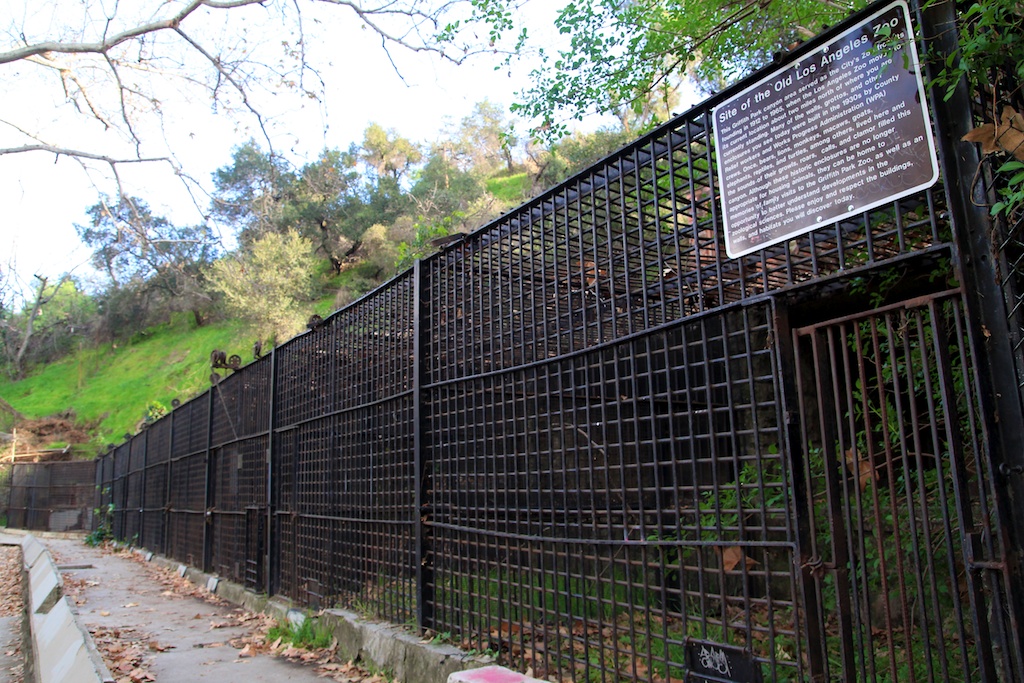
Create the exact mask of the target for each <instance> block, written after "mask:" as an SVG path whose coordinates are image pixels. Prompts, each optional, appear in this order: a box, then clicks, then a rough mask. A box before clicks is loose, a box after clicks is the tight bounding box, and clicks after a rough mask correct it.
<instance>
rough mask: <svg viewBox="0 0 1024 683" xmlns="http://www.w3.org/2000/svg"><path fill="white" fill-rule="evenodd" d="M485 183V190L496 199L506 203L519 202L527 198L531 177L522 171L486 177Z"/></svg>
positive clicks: (530, 186)
mask: <svg viewBox="0 0 1024 683" xmlns="http://www.w3.org/2000/svg"><path fill="white" fill-rule="evenodd" d="M486 184H487V191H488V192H490V193H491V194H492V195H494V196H495V197H496V198H497V199H498V200H500V201H502V202H505V203H508V204H519V203H521V202H524V201H526V199H527V198H529V196H530V190H531V189H532V188H533V179H532V178H531V177H530V175H529V174H528V173H525V172H524V173H515V174H513V175H508V176H499V177H497V178H488V179H487V182H486Z"/></svg>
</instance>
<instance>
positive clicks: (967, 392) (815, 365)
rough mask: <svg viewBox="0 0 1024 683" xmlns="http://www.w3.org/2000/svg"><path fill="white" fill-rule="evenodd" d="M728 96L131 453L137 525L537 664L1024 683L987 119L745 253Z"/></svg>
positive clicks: (652, 675) (941, 114)
mask: <svg viewBox="0 0 1024 683" xmlns="http://www.w3.org/2000/svg"><path fill="white" fill-rule="evenodd" d="M940 9H941V8H940ZM922 19H923V31H924V33H925V34H926V35H931V33H930V32H932V33H934V27H935V26H937V25H939V24H938V20H937V19H936V18H935V17H932V18H929V17H927V16H924V17H922V16H918V17H917V20H918V21H922ZM947 19H948V17H947ZM856 20H857V19H856V18H855V19H854V21H856ZM842 28H843V27H839V29H838V30H842ZM812 47H813V43H812V44H811V45H809V46H808V49H811V48H812ZM754 78H756V77H754ZM751 82H753V81H751ZM739 87H741V88H742V87H743V85H742V84H741V85H740V86H739ZM728 95H729V93H723V94H722V95H721V96H719V97H717V98H713V99H712V100H709V101H708V102H706V103H705V104H703V105H701V106H699V107H697V108H695V109H693V110H692V111H690V112H688V113H686V114H684V115H682V116H680V117H678V118H677V119H675V120H673V121H672V122H671V123H669V124H667V125H666V126H663V127H662V128H660V129H658V130H656V131H654V132H652V133H651V134H649V135H647V136H645V137H643V138H641V139H639V140H637V141H636V142H634V143H632V144H630V145H628V146H627V147H625V148H623V149H622V150H620V151H619V152H617V153H616V154H614V155H612V156H610V157H609V158H607V159H605V160H604V161H602V162H600V163H598V164H597V165H595V166H594V167H592V168H590V169H588V170H587V171H585V172H583V173H581V174H579V175H577V176H575V177H574V178H572V179H570V180H568V181H567V182H565V183H563V184H562V185H560V186H558V187H556V188H554V189H552V190H551V191H549V192H547V193H546V194H544V195H542V196H541V197H539V198H537V199H536V200H533V201H531V202H529V203H527V204H525V205H523V206H522V207H520V208H519V209H517V210H515V211H513V212H511V213H509V214H508V215H506V216H504V217H502V218H500V219H498V220H497V221H495V222H493V223H492V224H490V225H488V226H486V227H484V228H482V229H481V230H479V231H477V232H475V233H473V234H472V235H469V236H467V237H466V238H465V239H464V240H462V241H461V242H458V243H456V244H454V245H452V246H450V247H448V248H447V249H445V250H444V251H442V252H441V253H439V254H436V255H434V256H432V257H430V258H428V259H425V260H423V261H421V262H418V263H417V264H416V265H415V267H414V268H413V269H412V270H410V271H408V272H406V273H403V274H401V275H399V276H398V277H397V278H395V279H394V280H392V281H391V282H389V283H387V284H386V285H384V286H382V287H381V288H379V289H377V290H376V291H374V292H372V293H371V294H369V295H367V296H366V297H364V298H362V299H360V300H359V301H357V302H355V303H353V304H352V305H350V306H348V307H347V308H345V309H343V310H341V311H339V312H337V313H335V314H334V315H332V316H331V317H330V318H328V319H327V320H326V321H322V322H320V323H318V324H315V325H314V326H313V327H314V329H311V330H310V331H309V332H308V333H306V334H303V335H301V336H299V337H297V338H295V339H293V340H291V341H290V342H288V343H286V344H284V345H282V346H281V347H279V348H277V349H275V350H274V351H273V352H272V353H271V354H270V355H269V356H267V357H264V358H262V359H258V360H256V361H255V362H254V363H252V364H250V365H248V366H246V367H245V368H242V369H241V370H239V371H237V372H234V373H233V374H231V375H230V376H228V377H224V378H223V379H221V380H219V381H217V382H215V383H214V385H213V386H212V387H211V389H210V390H209V391H207V392H206V393H204V394H203V395H202V396H200V397H198V398H196V399H193V400H192V401H189V402H188V403H185V404H183V405H181V406H179V407H177V408H176V409H175V410H174V411H173V412H172V413H171V414H170V415H169V416H167V417H165V418H163V419H162V420H160V421H158V422H157V423H155V424H154V425H152V426H150V427H149V428H148V429H147V430H146V431H144V432H142V433H140V434H138V435H136V436H135V437H133V438H132V439H131V440H130V442H128V443H125V444H122V445H120V446H118V447H117V448H115V449H113V450H112V451H111V452H109V453H107V454H106V455H104V456H102V457H101V458H100V460H99V464H98V467H97V478H98V481H99V482H100V487H101V502H110V503H113V505H114V508H115V513H114V523H115V532H116V534H117V535H118V537H119V538H121V539H125V540H130V539H135V540H136V542H137V543H139V544H141V545H145V546H148V547H150V548H152V549H154V550H161V551H163V552H165V553H167V554H169V555H170V556H172V557H174V558H177V559H179V560H181V561H183V562H188V563H191V564H193V565H196V566H200V567H202V568H204V569H206V570H208V571H215V572H217V573H218V574H220V575H222V576H225V577H227V578H230V579H232V580H234V581H237V582H239V583H243V584H244V585H246V586H247V587H248V588H250V589H252V590H257V591H266V592H270V593H275V594H281V595H285V596H288V597H290V598H292V599H293V600H295V601H296V602H298V603H299V604H302V605H307V606H310V607H314V608H320V607H332V606H335V605H341V606H348V607H352V608H355V609H357V610H359V611H362V612H366V613H370V614H373V615H375V616H379V617H383V618H386V619H388V620H390V621H392V622H396V623H406V624H410V625H413V626H415V627H417V628H421V629H430V630H432V631H434V632H437V633H444V634H447V635H448V636H450V637H451V639H452V640H453V641H454V642H456V643H459V644H461V645H463V646H465V647H467V648H470V649H476V650H480V651H484V650H486V651H491V652H493V653H494V654H496V655H497V656H498V657H499V658H500V659H501V660H502V661H503V662H505V663H508V664H511V665H514V666H518V667H520V668H523V669H526V668H530V669H531V670H532V671H533V673H534V675H536V676H538V677H549V676H556V677H558V679H559V680H561V679H565V678H571V679H574V680H600V681H616V680H635V681H651V682H654V681H668V680H673V679H676V680H678V679H681V678H684V677H687V676H689V677H690V679H691V680H717V681H728V680H750V681H754V680H773V681H780V680H807V679H811V680H870V681H896V680H900V681H902V680H917V681H973V680H992V681H998V680H1004V681H1009V680H1020V679H1021V678H1022V677H1024V664H1022V661H1021V657H1022V647H1021V643H1020V639H1019V636H1018V635H1017V634H1018V633H1019V631H1018V630H1017V625H1018V623H1019V618H1020V616H1021V594H1020V593H1021V591H1020V585H1021V584H1020V583H1019V581H1018V580H1017V577H1019V552H1020V548H1021V544H1020V543H1019V542H1018V541H1017V540H1015V539H1016V536H1015V535H1014V534H1015V533H1016V531H1015V529H1016V528H1017V527H1016V522H1014V519H1015V517H1014V515H1015V514H1016V515H1017V516H1019V515H1020V510H1021V508H1020V507H1019V503H1015V502H1014V501H1015V498H1014V497H1013V495H1011V494H1012V491H1013V486H1014V485H1015V484H1013V483H1012V482H1010V483H1008V480H1007V478H1006V477H1007V476H1008V475H1007V472H1006V471H1004V469H1005V468H1004V469H1000V467H1002V466H1003V465H1005V459H1004V456H1003V455H1002V454H1001V453H1000V451H999V449H1000V448H1001V447H1002V445H1003V444H1005V443H1007V439H1008V438H1009V436H1008V435H1007V433H1008V432H1009V431H1012V430H1017V431H1018V432H1020V431H1021V429H1020V428H1021V426H1022V423H1024V419H1022V418H1021V413H1020V411H1019V410H1017V412H1013V410H1007V409H1004V408H1000V407H999V405H1001V404H998V402H997V400H996V397H995V393H994V392H993V386H995V383H997V382H998V381H1005V380H1006V378H1007V377H1009V381H1010V382H1011V387H1013V382H1016V381H1017V380H1016V378H1017V377H1019V376H1020V375H1019V374H1018V373H1017V372H1016V371H1015V370H1014V359H1015V358H1016V356H1014V355H1013V354H1014V353H1018V354H1019V349H1015V348H1013V347H1012V345H1011V339H1010V338H1009V337H1008V336H1007V335H992V334H991V330H992V329H993V328H992V327H988V328H986V327H985V326H984V325H985V323H984V321H985V320H988V319H989V318H987V317H986V316H991V315H992V314H993V311H992V310H991V309H984V308H983V302H982V303H979V300H978V299H977V298H976V297H975V294H977V291H976V290H975V289H973V285H972V283H973V282H975V280H974V279H972V278H975V279H976V278H977V277H980V276H979V275H978V272H976V271H974V270H972V269H971V268H965V264H968V263H969V264H971V265H972V267H973V264H974V262H975V260H976V259H978V258H979V252H978V243H977V242H976V240H974V239H973V238H972V237H971V234H972V233H977V232H986V234H988V233H987V228H986V227H985V226H987V225H988V224H987V223H985V224H984V225H979V224H978V221H984V220H985V217H984V216H983V215H982V216H980V217H979V216H977V215H974V216H971V215H970V213H969V211H967V210H966V209H965V207H966V206H968V205H970V204H971V202H970V199H971V198H970V196H969V191H968V190H966V187H965V185H964V184H963V183H962V180H963V178H962V176H961V175H956V174H955V168H956V166H955V164H954V163H953V161H952V159H953V158H954V157H956V156H957V155H961V156H962V154H963V153H964V149H965V148H964V147H963V146H962V145H960V146H958V145H957V144H956V143H955V142H953V140H955V139H956V138H954V137H952V136H951V135H948V134H946V133H945V128H944V126H945V125H946V124H945V123H944V121H946V118H948V116H950V113H949V112H950V108H951V107H952V106H953V105H951V104H949V103H942V102H932V108H933V110H934V112H935V117H936V121H937V128H938V130H937V133H938V138H939V140H940V154H941V156H942V159H943V164H944V165H943V169H944V178H945V179H946V182H945V183H940V184H939V185H935V186H933V187H932V188H930V189H926V190H922V191H920V192H917V193H916V194H913V195H911V196H907V197H903V198H901V199H899V200H898V201H893V202H890V203H889V204H886V205H884V206H879V207H876V208H874V209H871V210H868V211H863V212H861V213H860V214H858V215H855V216H853V217H850V218H847V219H844V220H842V221H839V222H836V223H831V224H827V225H822V226H821V227H819V228H818V229H816V230H813V231H811V232H808V233H805V234H803V235H800V236H797V237H794V238H792V239H790V240H788V241H786V242H783V243H780V244H777V245H773V246H770V247H766V248H764V249H761V250H760V251H757V252H755V253H752V254H748V255H746V256H743V257H740V258H728V257H727V256H726V254H725V248H724V242H723V238H722V229H721V217H720V215H719V209H718V199H717V194H718V188H717V186H716V182H717V177H716V171H715V160H716V159H715V150H714V143H713V135H712V119H711V116H712V110H713V107H714V106H715V105H716V103H718V102H720V101H722V99H723V98H725V97H727V96H728ZM950 169H953V171H951V170H950ZM983 246H984V245H983ZM987 246H991V245H990V244H989V245H987ZM981 253H982V254H988V253H989V251H986V250H983V251H982V252H981ZM992 282H996V279H995V278H992ZM965 283H966V285H967V286H965ZM979 286H980V285H979ZM1008 300H1009V299H1008ZM1000 301H1002V300H1000ZM996 313H999V314H1000V315H1002V320H1003V322H1004V325H1005V321H1006V319H1007V318H1006V316H1007V311H1006V310H1005V309H1003V310H1001V311H996ZM986 332H988V336H986ZM1011 393H1013V394H1016V391H1015V390H1013V391H1011ZM1011 408H1012V406H1011ZM997 418H998V419H997ZM1015 505H1016V506H1017V507H1014V506H1015ZM705 659H707V660H708V661H714V662H717V666H718V668H717V669H715V671H717V673H715V672H714V671H711V670H710V669H709V668H708V667H707V666H703V665H702V664H701V662H702V661H704V660H705ZM723 667H724V668H723ZM695 672H700V673H699V675H698V674H697V673H695Z"/></svg>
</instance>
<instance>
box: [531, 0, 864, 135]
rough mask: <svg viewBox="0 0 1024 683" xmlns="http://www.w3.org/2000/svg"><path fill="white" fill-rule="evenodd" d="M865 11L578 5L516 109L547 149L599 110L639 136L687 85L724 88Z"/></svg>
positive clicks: (561, 18) (671, 1) (715, 0)
mask: <svg viewBox="0 0 1024 683" xmlns="http://www.w3.org/2000/svg"><path fill="white" fill-rule="evenodd" d="M865 5H866V2H864V1H863V0H852V1H850V2H841V3H833V2H829V3H820V2H812V1H810V0H780V1H778V2H772V3H762V4H754V3H750V4H744V5H736V4H734V3H730V2H726V1H723V0H712V1H709V2H702V3H685V2H683V1H682V0H639V1H638V2H625V3H624V2H619V1H618V0H574V1H573V2H569V3H566V4H565V5H564V6H563V7H562V9H561V11H560V12H559V14H558V17H557V18H556V20H555V27H556V29H557V30H558V31H559V33H560V34H561V35H562V36H564V37H565V40H566V42H567V45H566V46H565V47H563V48H561V49H559V50H558V51H557V53H556V54H552V53H550V52H548V51H546V50H544V49H543V48H541V49H540V54H541V59H542V65H541V66H540V67H539V68H537V69H536V70H534V71H533V73H532V74H531V77H532V80H533V85H532V86H531V87H530V88H528V89H526V90H525V91H524V92H522V93H520V98H521V99H520V102H518V103H516V104H515V105H513V107H512V109H513V111H514V112H516V113H519V114H522V115H524V116H526V117H528V118H530V119H532V120H534V121H535V122H536V128H535V130H534V133H535V134H536V135H538V136H539V137H541V138H543V139H545V140H548V141H551V140H555V139H558V138H559V137H562V136H563V135H564V134H565V133H567V132H568V128H567V125H566V123H565V120H564V119H569V120H582V118H583V117H584V115H586V114H587V113H590V112H593V111H596V112H598V113H608V114H614V115H616V116H618V117H619V118H620V120H623V123H624V124H625V123H626V120H627V117H628V116H629V115H630V114H632V115H633V116H634V117H635V118H636V122H637V123H638V124H639V125H640V126H641V127H643V126H647V125H653V124H654V123H657V122H659V121H664V120H665V117H666V116H667V115H668V113H669V110H670V108H671V106H672V104H671V103H672V99H671V95H672V93H673V91H674V85H675V84H678V82H679V81H680V80H682V79H683V78H686V77H692V78H694V79H695V80H696V81H697V82H698V83H700V84H702V85H703V86H705V87H706V88H707V89H716V90H717V89H721V88H722V87H723V85H724V84H725V83H727V82H732V81H735V80H737V79H738V78H739V77H740V76H742V75H745V74H747V73H749V72H751V71H753V70H754V69H756V68H759V67H761V66H764V65H766V64H768V63H769V62H770V61H771V59H772V55H773V53H775V52H779V51H782V50H784V49H785V48H786V47H787V46H789V45H791V44H792V43H795V42H798V41H799V40H801V39H805V38H807V37H809V36H811V35H813V34H815V33H817V32H818V31H819V30H821V28H822V27H823V26H824V25H827V24H833V23H835V22H837V21H838V20H840V19H842V18H843V17H844V16H846V15H847V14H848V13H849V12H851V11H853V10H856V9H859V8H861V7H863V6H865ZM659 103H661V104H660V106H659ZM563 116H564V119H563V118H562V117H563ZM634 127H635V124H634ZM634 132H635V131H634Z"/></svg>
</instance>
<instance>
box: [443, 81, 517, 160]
mask: <svg viewBox="0 0 1024 683" xmlns="http://www.w3.org/2000/svg"><path fill="white" fill-rule="evenodd" d="M453 143H454V150H455V153H456V157H457V158H459V157H461V158H463V159H466V160H467V162H468V163H464V164H463V170H468V168H469V167H471V168H472V169H473V170H474V172H476V173H479V174H482V175H485V176H486V175H491V174H493V173H494V172H495V171H497V170H498V168H499V167H501V166H504V167H505V171H506V172H507V173H512V172H513V171H514V170H515V159H514V158H513V149H514V148H515V147H516V145H517V143H518V140H517V139H516V137H515V135H514V134H513V133H512V123H511V121H509V119H508V115H507V114H506V112H505V111H504V110H502V108H501V107H498V106H497V105H495V104H493V103H492V102H491V101H490V100H486V99H485V100H483V101H481V102H477V104H476V106H474V107H473V112H472V113H471V114H470V115H469V116H466V117H464V118H463V119H462V121H461V122H460V123H459V129H458V131H457V132H456V134H455V139H454V141H453Z"/></svg>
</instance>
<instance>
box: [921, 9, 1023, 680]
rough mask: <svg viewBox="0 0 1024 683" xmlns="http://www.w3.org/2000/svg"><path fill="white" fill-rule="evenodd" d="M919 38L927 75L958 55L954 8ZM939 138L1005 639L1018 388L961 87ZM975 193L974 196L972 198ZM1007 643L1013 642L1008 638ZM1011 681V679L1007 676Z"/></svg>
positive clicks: (1019, 428)
mask: <svg viewBox="0 0 1024 683" xmlns="http://www.w3.org/2000/svg"><path fill="white" fill-rule="evenodd" d="M919 17H920V22H921V32H922V35H923V37H924V39H925V41H926V43H927V44H928V48H929V50H928V52H929V54H932V55H933V59H931V60H929V63H928V65H927V66H928V68H929V75H932V74H934V73H935V69H936V66H935V65H936V64H941V63H942V61H943V59H944V57H946V56H947V55H955V54H956V53H957V52H958V51H959V46H958V33H957V16H956V8H955V6H954V3H952V2H934V3H928V4H927V6H926V7H925V8H924V9H922V10H920V14H919ZM932 104H933V107H934V109H935V125H936V129H937V132H938V137H939V146H938V147H939V162H940V163H941V165H942V172H943V177H944V178H945V184H946V194H947V199H948V202H949V212H950V218H951V221H952V224H953V230H954V234H955V244H956V252H955V255H956V257H958V258H959V260H960V264H959V265H960V268H959V273H960V275H961V277H962V278H963V279H964V284H965V288H964V289H965V292H966V297H965V298H966V306H967V311H968V314H969V318H970V321H971V323H972V324H971V325H969V334H970V336H971V343H972V345H973V346H974V348H975V349H978V350H979V351H981V352H982V353H983V355H984V357H983V358H981V359H979V360H980V366H981V367H979V372H980V373H981V374H982V381H981V382H980V386H981V389H982V391H981V394H980V396H979V401H980V403H981V407H982V411H981V412H982V415H984V418H985V422H986V425H985V426H986V431H987V434H988V452H987V453H985V454H979V455H981V456H982V457H987V458H988V460H989V462H990V464H991V471H992V472H993V473H994V475H995V478H996V481H995V487H996V492H997V501H996V503H997V510H998V514H999V523H1000V526H1001V527H1002V528H1003V529H1004V530H1005V533H1006V536H1007V540H1008V548H1007V557H1006V565H1007V570H1006V571H1007V573H1008V577H1007V578H1008V580H1007V585H1008V586H1010V587H1012V588H1011V591H1012V593H1013V594H1012V595H1010V596H1008V597H1009V600H1010V605H1009V614H1008V615H1007V618H1008V620H1009V623H1010V629H1009V630H1010V633H1020V632H1021V631H1020V629H1021V628H1024V588H1021V587H1022V586H1024V571H1022V564H1024V410H1022V406H1021V404H1020V393H1019V391H1018V388H1017V385H1016V372H1015V371H1014V369H1015V367H1016V366H1015V363H1014V357H1013V349H1012V348H1011V346H1010V341H1009V339H1010V337H1009V332H1008V328H1007V310H1006V307H1005V304H1004V299H1003V291H1002V289H1001V288H1000V286H999V272H998V266H997V264H996V263H995V260H994V257H993V251H994V245H993V244H992V225H991V221H990V218H989V215H988V212H987V210H986V198H985V197H984V196H982V194H983V193H982V191H981V190H980V188H978V187H977V184H976V183H975V182H974V178H975V175H976V173H977V171H978V168H979V165H980V164H981V159H980V158H979V156H978V150H977V147H976V146H975V145H974V144H973V143H967V142H963V141H962V138H963V136H964V135H965V134H966V133H967V132H968V131H970V130H971V129H972V128H973V123H974V122H973V121H972V118H971V94H970V92H969V89H968V85H967V83H966V82H961V83H960V84H959V85H958V86H957V88H956V89H955V90H954V91H953V94H952V96H951V97H949V98H944V97H943V93H941V92H935V93H934V94H933V97H932ZM972 192H973V195H972ZM1011 640H1012V639H1011ZM1006 645H1007V647H1009V648H1011V649H1012V650H1013V652H1012V653H1011V656H1012V657H1013V659H1014V665H1015V666H1016V667H1017V668H1018V670H1017V672H1016V674H1017V676H1021V675H1024V653H1022V646H1021V644H1020V643H1019V642H1017V643H1016V644H1014V643H1012V642H1010V643H1007V644H1006ZM1011 678H1012V676H1011Z"/></svg>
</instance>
